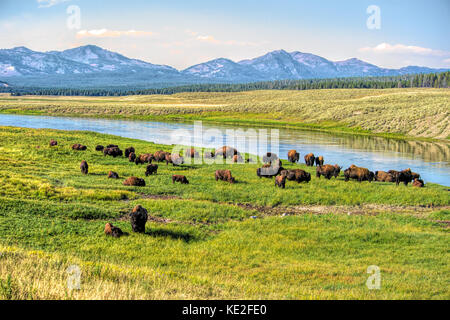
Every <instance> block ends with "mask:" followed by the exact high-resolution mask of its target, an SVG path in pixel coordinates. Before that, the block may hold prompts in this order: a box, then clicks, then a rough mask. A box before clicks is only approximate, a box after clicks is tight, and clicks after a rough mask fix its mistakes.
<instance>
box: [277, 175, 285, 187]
mask: <svg viewBox="0 0 450 320" xmlns="http://www.w3.org/2000/svg"><path fill="white" fill-rule="evenodd" d="M275 187H278V188H282V189H284V188H285V187H286V176H276V177H275Z"/></svg>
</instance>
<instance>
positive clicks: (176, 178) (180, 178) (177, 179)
mask: <svg viewBox="0 0 450 320" xmlns="http://www.w3.org/2000/svg"><path fill="white" fill-rule="evenodd" d="M175 182H180V183H181V184H189V180H188V179H187V178H186V177H185V176H181V175H173V176H172V183H175Z"/></svg>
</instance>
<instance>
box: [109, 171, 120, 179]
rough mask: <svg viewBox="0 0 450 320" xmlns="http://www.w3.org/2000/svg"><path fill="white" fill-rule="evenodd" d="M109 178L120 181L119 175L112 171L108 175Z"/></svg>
mask: <svg viewBox="0 0 450 320" xmlns="http://www.w3.org/2000/svg"><path fill="white" fill-rule="evenodd" d="M108 178H109V179H119V174H118V173H117V172H114V171H110V172H109V173H108Z"/></svg>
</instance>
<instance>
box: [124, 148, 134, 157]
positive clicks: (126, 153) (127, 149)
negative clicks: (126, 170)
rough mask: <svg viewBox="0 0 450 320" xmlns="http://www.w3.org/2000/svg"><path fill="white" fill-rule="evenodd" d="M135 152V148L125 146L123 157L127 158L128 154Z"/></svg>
mask: <svg viewBox="0 0 450 320" xmlns="http://www.w3.org/2000/svg"><path fill="white" fill-rule="evenodd" d="M135 152H136V150H134V148H133V147H129V148H126V149H125V157H126V158H129V157H130V154H131V153H135Z"/></svg>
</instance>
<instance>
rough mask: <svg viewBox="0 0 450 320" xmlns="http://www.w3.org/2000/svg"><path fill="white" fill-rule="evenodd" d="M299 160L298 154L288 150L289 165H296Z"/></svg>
mask: <svg viewBox="0 0 450 320" xmlns="http://www.w3.org/2000/svg"><path fill="white" fill-rule="evenodd" d="M298 160H300V153H298V152H297V151H296V150H289V152H288V161H289V162H291V163H296V162H298Z"/></svg>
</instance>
